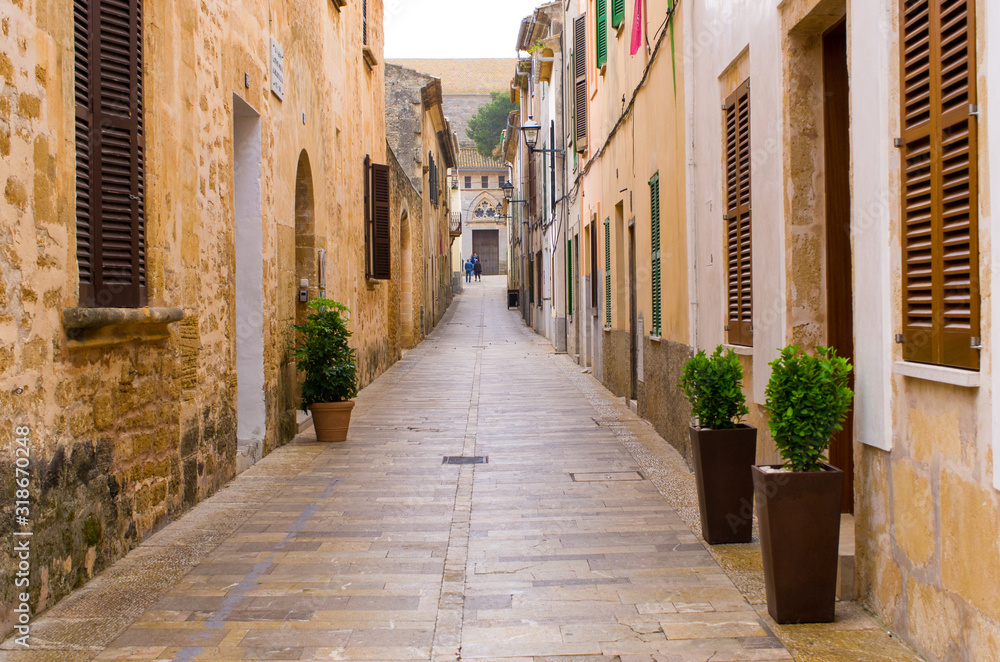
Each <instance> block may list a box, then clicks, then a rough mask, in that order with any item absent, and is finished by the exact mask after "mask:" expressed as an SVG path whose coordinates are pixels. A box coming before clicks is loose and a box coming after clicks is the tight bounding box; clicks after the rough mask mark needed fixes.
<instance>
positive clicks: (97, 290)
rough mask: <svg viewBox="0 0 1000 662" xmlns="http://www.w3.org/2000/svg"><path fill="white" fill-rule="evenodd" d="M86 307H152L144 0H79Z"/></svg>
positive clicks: (79, 212)
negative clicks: (145, 139) (149, 296)
mask: <svg viewBox="0 0 1000 662" xmlns="http://www.w3.org/2000/svg"><path fill="white" fill-rule="evenodd" d="M74 46H75V54H74V63H75V79H74V81H75V82H74V87H75V90H74V92H75V100H76V112H75V115H76V130H75V134H76V141H77V145H76V147H77V153H76V165H77V173H76V185H77V208H76V220H77V262H78V266H79V273H80V305H82V306H99V307H116V308H135V307H139V306H144V305H146V254H145V251H146V247H145V243H146V241H145V240H146V238H145V182H144V173H143V148H144V145H143V116H142V114H143V108H142V2H141V0H89V1H86V0H75V1H74Z"/></svg>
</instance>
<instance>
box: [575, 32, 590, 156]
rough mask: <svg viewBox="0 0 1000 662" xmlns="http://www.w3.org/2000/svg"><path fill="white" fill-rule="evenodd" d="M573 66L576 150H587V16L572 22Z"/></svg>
mask: <svg viewBox="0 0 1000 662" xmlns="http://www.w3.org/2000/svg"><path fill="white" fill-rule="evenodd" d="M573 44H574V46H573V67H574V69H575V71H574V73H575V74H576V75H575V79H576V83H575V85H576V89H575V93H574V94H573V130H574V138H575V139H576V151H577V152H586V151H587V101H588V98H587V16H586V14H585V15H583V16H580V17H578V18H577V19H576V20H575V21H574V22H573Z"/></svg>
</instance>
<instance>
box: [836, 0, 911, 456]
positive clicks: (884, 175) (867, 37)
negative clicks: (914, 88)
mask: <svg viewBox="0 0 1000 662" xmlns="http://www.w3.org/2000/svg"><path fill="white" fill-rule="evenodd" d="M890 7H891V5H890V2H889V1H888V0H874V1H869V2H853V3H850V9H849V15H848V20H849V27H850V32H849V35H848V41H849V44H848V50H849V55H850V72H851V158H852V181H851V186H852V193H853V204H854V207H853V209H852V210H851V213H852V221H851V240H852V242H853V250H854V324H855V334H854V337H855V349H854V352H855V359H854V364H855V379H856V391H857V397H856V398H855V431H856V435H857V439H858V441H860V442H862V443H865V444H868V445H870V446H875V447H877V448H881V449H883V450H889V449H890V448H892V407H891V405H892V402H891V398H892V359H893V342H894V340H893V338H894V333H893V321H892V319H893V313H892V297H893V296H894V292H895V288H894V287H893V280H892V269H891V265H892V257H893V255H898V254H899V251H900V250H901V249H900V245H899V238H898V237H897V236H895V235H894V234H893V233H892V232H891V231H890V228H891V225H892V223H891V218H890V216H891V214H892V210H893V209H895V208H896V207H897V206H898V204H897V200H898V194H896V193H890V192H891V191H892V189H891V188H890V180H891V178H892V177H893V175H896V176H897V177H898V170H899V165H898V158H896V159H891V158H890V157H891V156H893V155H896V154H898V153H897V152H896V148H895V147H894V146H893V139H894V138H895V137H896V135H895V134H896V133H897V131H895V130H894V129H893V127H894V126H896V125H898V117H896V115H898V112H897V113H893V114H892V115H890V106H891V103H892V102H891V101H890V98H889V89H890V76H893V73H892V71H891V67H895V66H896V65H895V63H894V62H893V59H894V58H893V57H892V54H891V50H890V49H892V48H893V47H894V44H895V43H896V40H895V37H894V35H893V30H892V14H891V8H890Z"/></svg>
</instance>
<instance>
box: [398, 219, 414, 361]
mask: <svg viewBox="0 0 1000 662" xmlns="http://www.w3.org/2000/svg"><path fill="white" fill-rule="evenodd" d="M399 261H400V278H399V335H400V343H399V344H400V346H401V347H403V348H404V349H409V348H410V347H413V345H414V339H413V247H412V243H411V240H410V217H409V213H408V212H407V211H403V215H402V217H401V218H400V220H399Z"/></svg>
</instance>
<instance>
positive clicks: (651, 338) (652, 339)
mask: <svg viewBox="0 0 1000 662" xmlns="http://www.w3.org/2000/svg"><path fill="white" fill-rule="evenodd" d="M662 341H663V336H649V342H655V343H659V342H662Z"/></svg>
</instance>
